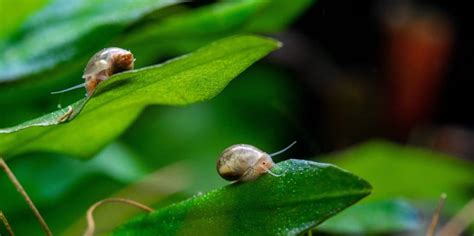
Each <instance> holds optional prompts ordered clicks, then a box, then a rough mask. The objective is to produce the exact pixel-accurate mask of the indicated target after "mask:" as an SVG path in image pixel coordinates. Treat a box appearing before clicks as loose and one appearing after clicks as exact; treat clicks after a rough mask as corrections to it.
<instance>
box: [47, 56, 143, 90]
mask: <svg viewBox="0 0 474 236" xmlns="http://www.w3.org/2000/svg"><path fill="white" fill-rule="evenodd" d="M134 62H135V58H134V57H133V54H132V53H131V52H130V51H127V50H125V49H121V48H104V49H102V50H100V51H99V52H98V53H96V54H95V55H94V56H92V58H91V59H90V60H89V62H88V63H87V66H86V68H85V69H84V75H83V76H82V78H83V79H84V80H85V82H84V83H82V84H78V85H76V86H73V87H71V88H68V89H64V90H61V91H57V92H52V93H51V94H57V93H64V92H67V91H70V90H73V89H77V88H82V87H85V88H86V91H87V96H91V95H92V94H93V93H94V91H95V88H96V87H97V85H98V84H99V83H101V82H102V81H104V80H106V79H108V78H109V77H110V76H112V75H113V74H116V73H119V72H122V71H126V70H131V69H133V64H134Z"/></svg>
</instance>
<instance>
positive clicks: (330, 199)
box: [114, 160, 371, 235]
mask: <svg viewBox="0 0 474 236" xmlns="http://www.w3.org/2000/svg"><path fill="white" fill-rule="evenodd" d="M272 170H273V171H274V172H276V173H277V174H282V176H279V177H274V176H271V175H264V176H261V177H260V178H259V179H257V180H256V181H252V182H247V183H235V184H232V185H230V186H226V187H224V188H221V189H217V190H214V191H212V192H209V193H207V194H205V195H201V196H196V197H194V198H191V199H188V200H186V201H183V202H180V203H177V204H174V205H171V206H168V207H166V208H163V209H160V210H157V211H155V212H153V213H151V214H149V215H145V216H143V217H140V218H136V219H133V220H132V221H130V222H129V223H127V224H125V225H122V226H121V227H119V228H118V229H116V231H115V232H114V235H156V234H157V233H158V232H159V233H160V234H163V235H176V234H182V235H188V234H195V235H296V234H298V233H301V232H304V231H306V230H308V229H310V228H312V227H314V226H315V225H318V224H320V223H321V222H323V221H324V220H326V219H327V218H329V217H331V216H332V215H334V214H336V213H337V212H339V211H341V210H343V209H344V208H346V207H348V206H350V205H352V204H354V203H355V202H357V201H358V200H360V199H362V198H363V197H365V196H367V195H368V194H370V191H371V186H370V185H369V184H368V183H367V182H366V181H364V180H362V179H361V178H359V177H357V176H355V175H353V174H351V173H349V172H346V171H344V170H342V169H339V168H337V167H336V166H333V165H328V164H322V163H316V162H310V161H304V160H288V161H284V162H281V163H278V164H277V165H275V167H274V168H273V169H272Z"/></svg>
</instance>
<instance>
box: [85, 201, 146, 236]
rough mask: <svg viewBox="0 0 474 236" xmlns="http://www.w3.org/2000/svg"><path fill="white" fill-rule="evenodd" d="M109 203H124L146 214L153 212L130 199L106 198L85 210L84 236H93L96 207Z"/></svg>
mask: <svg viewBox="0 0 474 236" xmlns="http://www.w3.org/2000/svg"><path fill="white" fill-rule="evenodd" d="M111 202H118V203H125V204H128V205H131V206H134V207H137V208H140V209H142V210H144V211H147V212H152V211H154V209H153V208H150V207H148V206H145V205H143V204H141V203H139V202H136V201H133V200H130V199H126V198H107V199H103V200H100V201H98V202H96V203H94V205H92V206H91V207H89V209H88V210H87V215H86V218H87V229H86V232H85V233H84V236H93V235H94V231H95V222H94V216H93V214H94V210H95V209H96V208H97V207H99V206H100V205H102V204H104V203H111Z"/></svg>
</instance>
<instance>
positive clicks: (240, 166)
mask: <svg viewBox="0 0 474 236" xmlns="http://www.w3.org/2000/svg"><path fill="white" fill-rule="evenodd" d="M274 164H275V163H274V162H273V160H272V158H271V157H270V155H268V154H267V153H265V152H263V151H261V150H260V149H258V148H256V147H254V146H252V145H248V144H236V145H232V146H230V147H228V148H226V149H225V150H224V151H223V152H222V154H221V155H220V157H219V159H218V160H217V172H218V173H219V175H220V176H221V177H222V178H224V179H226V180H230V181H234V180H238V181H250V180H255V179H257V178H258V177H259V176H261V175H262V174H264V173H267V172H269V170H270V169H271V168H272V167H273V165H274Z"/></svg>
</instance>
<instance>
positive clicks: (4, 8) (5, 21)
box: [0, 0, 47, 38]
mask: <svg viewBox="0 0 474 236" xmlns="http://www.w3.org/2000/svg"><path fill="white" fill-rule="evenodd" d="M46 3H47V0H22V1H17V0H0V6H1V7H0V15H1V16H2V24H1V25H0V38H2V37H4V36H5V35H8V34H10V33H11V32H12V31H14V30H15V29H16V28H17V27H18V26H19V25H20V24H21V23H22V21H24V20H25V18H26V17H27V16H28V15H29V14H31V13H32V12H34V11H35V10H37V9H39V8H40V7H42V6H44V5H45V4H46ZM10 9H15V10H14V11H11V10H10Z"/></svg>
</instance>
